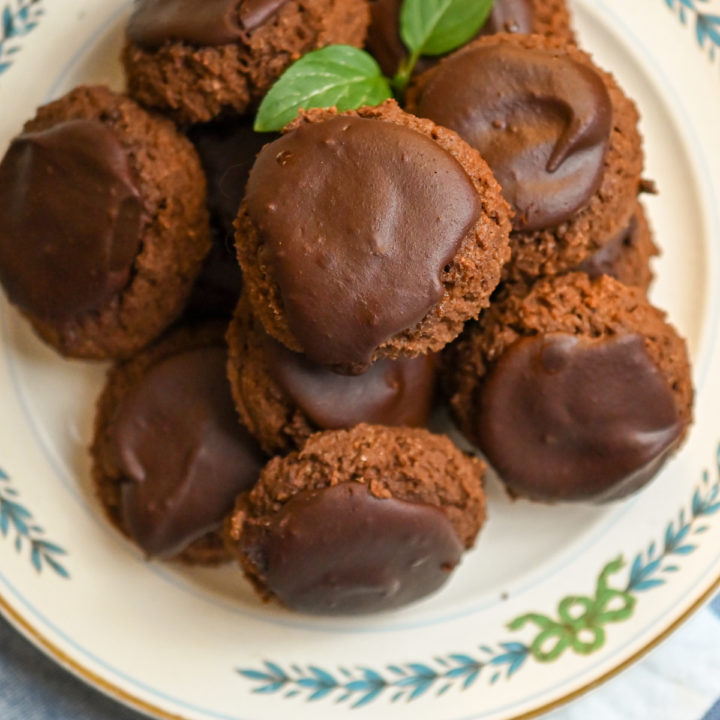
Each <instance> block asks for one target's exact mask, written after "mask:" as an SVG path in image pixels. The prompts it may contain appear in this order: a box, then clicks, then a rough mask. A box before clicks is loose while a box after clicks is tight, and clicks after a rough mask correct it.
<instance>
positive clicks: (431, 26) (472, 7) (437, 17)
mask: <svg viewBox="0 0 720 720" xmlns="http://www.w3.org/2000/svg"><path fill="white" fill-rule="evenodd" d="M492 6H493V0H403V4H402V8H401V9H400V36H401V37H402V40H403V42H404V43H405V45H406V46H407V49H408V50H409V51H410V53H411V54H412V55H415V56H417V57H419V56H420V55H444V54H445V53H449V52H450V51H451V50H455V49H456V48H458V47H460V46H461V45H464V44H465V43H466V42H469V41H470V40H471V39H472V38H474V37H475V35H477V34H478V32H479V31H480V28H481V27H482V26H483V25H484V24H485V21H486V20H487V19H488V16H489V15H490V11H491V10H492Z"/></svg>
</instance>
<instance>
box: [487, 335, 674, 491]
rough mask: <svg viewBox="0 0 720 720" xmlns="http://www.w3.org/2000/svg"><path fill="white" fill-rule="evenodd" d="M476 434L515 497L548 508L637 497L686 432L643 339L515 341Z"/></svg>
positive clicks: (499, 366) (499, 365)
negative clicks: (560, 503) (563, 503)
mask: <svg viewBox="0 0 720 720" xmlns="http://www.w3.org/2000/svg"><path fill="white" fill-rule="evenodd" d="M475 426H476V432H477V438H478V441H479V444H480V447H481V449H482V450H483V452H484V453H485V454H486V455H487V457H488V459H489V460H490V462H491V464H492V465H493V466H494V467H495V469H496V470H497V472H498V474H499V476H500V478H501V480H503V482H505V483H506V485H507V486H508V487H509V488H510V490H511V491H512V492H514V493H517V494H518V495H521V496H525V497H529V498H532V499H535V500H540V501H545V502H556V501H579V500H595V501H605V500H613V499H616V498H620V497H623V496H625V495H627V494H629V493H631V492H633V491H635V490H637V489H639V488H640V487H642V486H643V485H644V484H645V483H647V482H648V481H649V480H650V479H651V478H652V477H653V475H654V474H655V473H656V472H657V471H658V469H659V468H660V466H661V465H662V463H663V462H664V460H665V459H666V458H667V455H668V454H669V452H670V451H671V450H672V449H673V448H674V445H675V443H676V441H677V440H678V438H679V437H680V436H681V434H682V431H683V429H684V428H683V424H682V421H681V419H680V415H679V411H678V408H677V404H676V402H675V398H674V396H673V393H672V389H671V388H670V387H669V385H668V383H667V382H666V380H665V378H664V377H663V375H662V373H661V372H660V370H659V369H658V368H657V366H656V365H655V364H654V363H653V361H652V360H651V358H650V356H649V355H648V353H647V350H646V348H645V340H644V338H643V337H642V336H641V335H637V334H627V335H619V336H616V337H613V338H610V339H587V338H582V337H577V336H574V335H568V334H565V333H550V334H547V335H535V336H532V337H527V338H522V339H520V340H518V341H516V342H515V343H514V344H512V345H511V346H510V347H509V348H507V349H506V350H505V352H504V353H503V354H502V356H501V357H500V358H499V360H498V361H497V362H496V364H495V365H494V366H493V368H492V369H491V371H490V373H489V374H488V376H487V378H486V379H485V381H484V384H483V386H482V388H481V390H480V395H479V408H478V415H477V418H476V423H475Z"/></svg>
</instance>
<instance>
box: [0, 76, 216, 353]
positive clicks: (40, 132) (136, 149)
mask: <svg viewBox="0 0 720 720" xmlns="http://www.w3.org/2000/svg"><path fill="white" fill-rule="evenodd" d="M209 235H210V228H209V221H208V215H207V210H206V207H205V177H204V175H203V172H202V168H201V167H200V162H199V160H198V157H197V154H196V152H195V150H194V148H193V147H192V145H191V144H190V142H189V141H188V140H187V139H186V138H185V137H183V136H182V135H180V134H179V133H178V132H177V130H176V129H175V126H174V125H173V124H172V123H171V122H170V121H169V120H167V119H166V118H162V117H159V116H155V115H151V114H149V113H147V112H146V111H145V110H143V109H142V108H141V107H140V106H138V105H137V104H136V103H135V102H134V101H132V100H130V99H129V98H127V97H125V96H123V95H118V94H116V93H114V92H112V91H111V90H109V89H108V88H105V87H79V88H77V89H75V90H73V91H72V92H70V93H69V94H68V95H65V96H64V97H62V98H60V99H59V100H56V101H55V102H52V103H50V104H49V105H46V106H44V107H42V108H40V109H39V110H38V112H37V115H36V117H35V118H34V119H33V120H30V121H29V122H28V123H26V125H25V128H24V130H23V132H22V134H21V135H19V136H18V137H17V138H15V139H14V140H13V141H12V143H11V144H10V148H9V149H8V151H7V153H6V155H5V157H4V159H3V160H2V163H0V282H1V283H2V285H3V287H4V288H5V291H6V293H7V295H8V298H9V300H10V302H11V303H12V304H14V305H16V306H17V307H18V308H19V309H20V311H21V312H22V313H23V314H24V315H25V317H26V318H27V319H28V320H29V321H30V323H31V324H32V326H33V328H34V329H35V330H36V332H37V333H38V334H39V335H40V337H42V338H43V339H44V340H45V341H46V342H48V343H49V344H50V345H52V346H53V347H54V348H55V349H56V350H58V351H59V352H60V353H61V354H63V355H66V356H68V357H80V358H95V359H107V358H116V357H126V356H128V355H131V354H133V353H134V352H136V351H137V350H139V349H140V348H142V347H143V346H145V345H147V343H149V342H150V341H151V340H153V339H154V338H155V337H157V336H158V335H159V334H160V333H161V332H162V331H163V330H164V329H165V328H166V327H167V326H168V325H170V323H171V322H173V320H175V318H176V317H177V316H178V315H179V314H180V312H181V311H182V309H183V306H184V304H185V301H186V299H187V296H188V293H189V292H190V289H191V287H192V284H193V282H194V280H195V277H196V276H197V274H198V272H199V271H200V268H201V265H202V262H203V259H204V257H205V255H206V254H207V252H208V251H209V249H210V239H209Z"/></svg>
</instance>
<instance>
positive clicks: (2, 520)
mask: <svg viewBox="0 0 720 720" xmlns="http://www.w3.org/2000/svg"><path fill="white" fill-rule="evenodd" d="M11 534H14V545H15V549H16V550H17V552H22V551H23V550H24V549H25V548H26V547H28V548H29V551H30V562H31V563H32V565H33V567H34V568H35V570H36V571H37V572H38V573H42V571H43V570H44V569H45V568H50V569H51V570H52V571H53V572H54V573H55V574H56V575H59V576H60V577H61V578H69V577H70V573H69V572H68V571H67V570H66V568H65V566H64V565H63V564H62V562H61V561H60V560H58V558H59V557H61V556H63V555H67V552H66V551H65V550H63V548H61V547H60V546H59V545H56V544H55V543H52V542H50V541H49V540H47V539H45V538H44V537H43V536H44V535H45V531H44V530H43V529H42V527H40V526H39V525H38V524H37V523H36V522H35V519H34V518H33V514H32V513H31V512H30V511H29V510H28V509H27V508H26V507H25V506H24V505H23V504H22V503H21V502H20V501H19V496H18V491H17V490H16V489H15V488H14V487H13V486H12V483H11V481H10V477H9V476H8V475H7V473H5V472H4V471H3V470H2V469H1V468H0V535H1V536H2V537H4V538H7V539H9V538H10V536H11Z"/></svg>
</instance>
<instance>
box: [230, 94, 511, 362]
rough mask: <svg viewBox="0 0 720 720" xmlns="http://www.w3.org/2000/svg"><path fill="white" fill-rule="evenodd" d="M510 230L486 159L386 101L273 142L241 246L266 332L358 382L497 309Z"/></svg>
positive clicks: (243, 212) (246, 214)
mask: <svg viewBox="0 0 720 720" xmlns="http://www.w3.org/2000/svg"><path fill="white" fill-rule="evenodd" d="M371 132H372V136H371V135H370V133H371ZM326 136H327V137H326ZM348 158H351V159H352V160H350V159H348ZM319 160H321V161H322V162H318V161H319ZM359 168H362V170H360V169H359ZM341 177H342V178H345V180H344V181H343V182H342V184H341V185H338V181H339V179H340V178H341ZM288 178H289V179H288ZM428 178H429V179H428ZM269 183H271V184H269ZM281 183H285V185H287V188H288V192H281V191H280V190H278V187H279V186H280V184H281ZM290 188H298V192H300V190H302V195H298V196H294V195H291V194H290ZM411 188H412V189H414V190H416V191H417V194H414V193H413V192H412V191H411ZM436 190H437V192H436ZM411 227H412V229H411ZM509 230H510V222H509V208H508V205H507V203H506V202H505V201H504V200H503V199H502V196H501V193H500V187H499V185H498V184H497V182H496V181H495V179H494V178H493V176H492V173H491V172H490V169H489V168H488V166H487V164H486V163H485V162H484V161H483V160H482V158H481V157H480V156H479V155H478V154H477V152H476V151H475V150H473V149H472V148H470V147H469V146H468V145H467V144H466V143H465V142H463V141H462V140H461V139H460V138H459V137H458V136H457V135H456V134H455V133H453V132H450V131H448V130H445V129H444V128H440V127H438V126H437V125H435V124H434V123H432V122H431V121H429V120H421V119H419V118H416V117H413V116H412V115H408V114H407V113H404V112H403V111H402V110H400V108H399V107H398V106H397V104H396V103H395V102H394V101H387V102H386V103H384V104H382V105H380V106H378V107H375V108H361V109H360V110H357V111H352V112H347V113H342V114H338V113H337V112H336V111H335V110H311V111H309V112H307V113H305V114H303V115H301V117H300V118H298V120H296V121H295V122H294V123H292V124H291V125H290V126H288V128H287V131H286V134H285V135H284V136H283V137H282V138H281V139H280V140H278V141H276V142H275V143H272V144H271V145H267V146H266V147H265V148H264V150H263V151H262V152H261V154H260V155H259V157H258V161H257V162H256V164H255V167H254V168H253V170H252V171H251V173H250V180H249V183H248V192H247V195H246V198H245V201H244V202H243V205H242V206H241V209H240V214H239V216H238V220H237V223H236V243H237V247H238V258H239V260H240V264H241V265H242V267H243V272H244V278H245V288H246V291H247V293H248V297H249V300H250V303H251V304H252V307H253V311H254V312H255V314H256V315H257V316H258V318H259V319H260V320H261V321H262V323H263V325H264V327H265V329H266V330H267V332H268V333H269V334H270V335H272V336H273V337H275V338H276V339H277V340H279V341H280V342H282V343H283V344H285V345H286V346H287V347H289V348H290V349H292V350H295V351H297V352H305V353H306V354H307V355H308V357H310V359H311V360H313V361H314V362H317V363H319V364H322V365H326V366H328V367H333V368H334V369H336V370H339V371H341V372H351V373H352V372H355V373H356V372H361V371H362V370H363V369H365V368H367V367H368V365H369V364H370V363H371V362H372V361H374V360H377V359H378V358H382V357H387V358H393V359H395V358H398V357H413V356H417V355H424V354H426V353H428V352H434V351H437V350H439V349H441V348H442V347H444V346H445V345H446V344H447V343H448V342H450V341H451V340H453V339H454V338H455V337H457V335H458V334H459V333H460V331H461V330H462V327H463V325H464V323H465V321H466V320H468V319H469V318H473V317H477V315H478V313H479V312H480V310H481V309H482V308H483V307H486V306H487V305H488V303H489V300H490V294H491V293H492V291H493V290H494V289H495V287H496V286H497V283H498V282H499V278H500V270H501V267H502V264H503V263H504V262H505V261H506V260H507V258H508V242H509V239H508V238H509ZM318 238H321V239H322V242H320V241H319V240H318ZM291 254H294V258H295V261H294V262H290V261H289V260H288V258H289V257H290V255H291ZM301 265H302V267H303V272H300V271H299V270H298V267H300V266H301ZM313 272H314V273H315V276H312V274H311V273H313ZM321 272H322V273H323V275H322V278H319V279H318V277H316V276H318V274H319V273H321ZM401 288H402V289H401ZM301 334H302V336H303V337H302V338H301V337H300V336H301Z"/></svg>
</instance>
